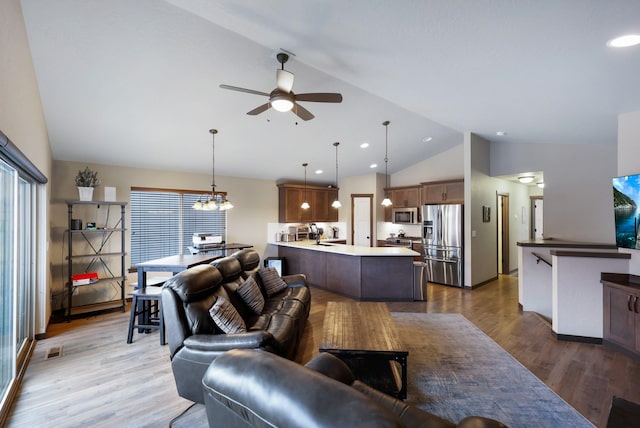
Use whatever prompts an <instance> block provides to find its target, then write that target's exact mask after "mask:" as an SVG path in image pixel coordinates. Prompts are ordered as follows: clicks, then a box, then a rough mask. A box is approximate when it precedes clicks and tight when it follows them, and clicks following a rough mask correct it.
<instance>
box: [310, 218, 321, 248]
mask: <svg viewBox="0 0 640 428" xmlns="http://www.w3.org/2000/svg"><path fill="white" fill-rule="evenodd" d="M309 229H310V230H311V233H313V235H314V236H315V237H316V244H320V234H319V233H318V228H317V227H316V224H315V223H311V224H310V225H309Z"/></svg>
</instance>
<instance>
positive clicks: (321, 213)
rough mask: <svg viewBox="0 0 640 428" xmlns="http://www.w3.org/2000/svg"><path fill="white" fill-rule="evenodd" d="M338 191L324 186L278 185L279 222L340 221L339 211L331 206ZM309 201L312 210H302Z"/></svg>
mask: <svg viewBox="0 0 640 428" xmlns="http://www.w3.org/2000/svg"><path fill="white" fill-rule="evenodd" d="M337 195H338V190H337V189H335V188H328V187H324V186H313V185H309V184H307V187H306V190H305V186H304V185H303V184H289V183H284V184H279V185H278V221H279V222H280V223H298V222H299V223H310V222H314V221H316V222H331V221H338V210H337V209H335V208H333V207H332V206H331V203H332V202H333V201H334V200H335V199H336V197H337ZM305 199H306V200H307V202H308V203H309V205H310V206H311V208H309V209H308V210H303V209H302V208H300V205H302V202H303V201H304V200H305Z"/></svg>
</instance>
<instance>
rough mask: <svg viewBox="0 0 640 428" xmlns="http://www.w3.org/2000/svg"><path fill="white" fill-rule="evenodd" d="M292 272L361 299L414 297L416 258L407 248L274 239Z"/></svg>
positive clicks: (313, 282)
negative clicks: (414, 264) (414, 259)
mask: <svg viewBox="0 0 640 428" xmlns="http://www.w3.org/2000/svg"><path fill="white" fill-rule="evenodd" d="M272 245H277V246H278V256H279V257H285V258H286V260H287V266H288V268H289V269H290V271H291V272H299V273H304V274H306V275H307V283H308V284H309V285H312V286H314V287H318V288H323V289H325V290H329V291H331V292H334V293H338V294H342V295H345V296H348V297H351V298H354V299H358V300H378V301H385V300H389V301H394V300H413V258H414V257H415V256H418V255H419V253H417V252H416V251H413V250H410V249H409V248H404V247H363V246H357V245H346V244H335V243H326V242H320V243H319V244H318V243H316V242H315V241H312V240H305V241H295V242H274V243H272Z"/></svg>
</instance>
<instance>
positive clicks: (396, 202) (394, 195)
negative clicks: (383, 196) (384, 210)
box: [389, 186, 420, 208]
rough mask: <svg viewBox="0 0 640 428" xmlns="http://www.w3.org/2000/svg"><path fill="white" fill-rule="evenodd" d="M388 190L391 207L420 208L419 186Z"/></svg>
mask: <svg viewBox="0 0 640 428" xmlns="http://www.w3.org/2000/svg"><path fill="white" fill-rule="evenodd" d="M389 190H390V197H391V202H392V203H393V206H394V207H396V208H408V207H418V206H420V186H410V187H395V188H393V189H389Z"/></svg>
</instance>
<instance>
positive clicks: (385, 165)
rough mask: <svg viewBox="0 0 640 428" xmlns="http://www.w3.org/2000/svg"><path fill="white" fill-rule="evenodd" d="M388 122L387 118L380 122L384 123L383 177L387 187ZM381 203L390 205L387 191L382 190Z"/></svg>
mask: <svg viewBox="0 0 640 428" xmlns="http://www.w3.org/2000/svg"><path fill="white" fill-rule="evenodd" d="M389 123H391V122H389V121H388V120H385V121H384V122H382V124H383V125H384V128H385V131H384V134H385V135H384V177H385V183H386V186H385V188H389V173H388V171H387V163H388V162H389V157H388V152H387V149H388V145H389ZM382 205H383V206H385V207H390V206H391V205H392V203H391V199H389V195H388V194H387V191H386V190H385V191H384V199H383V200H382Z"/></svg>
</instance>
